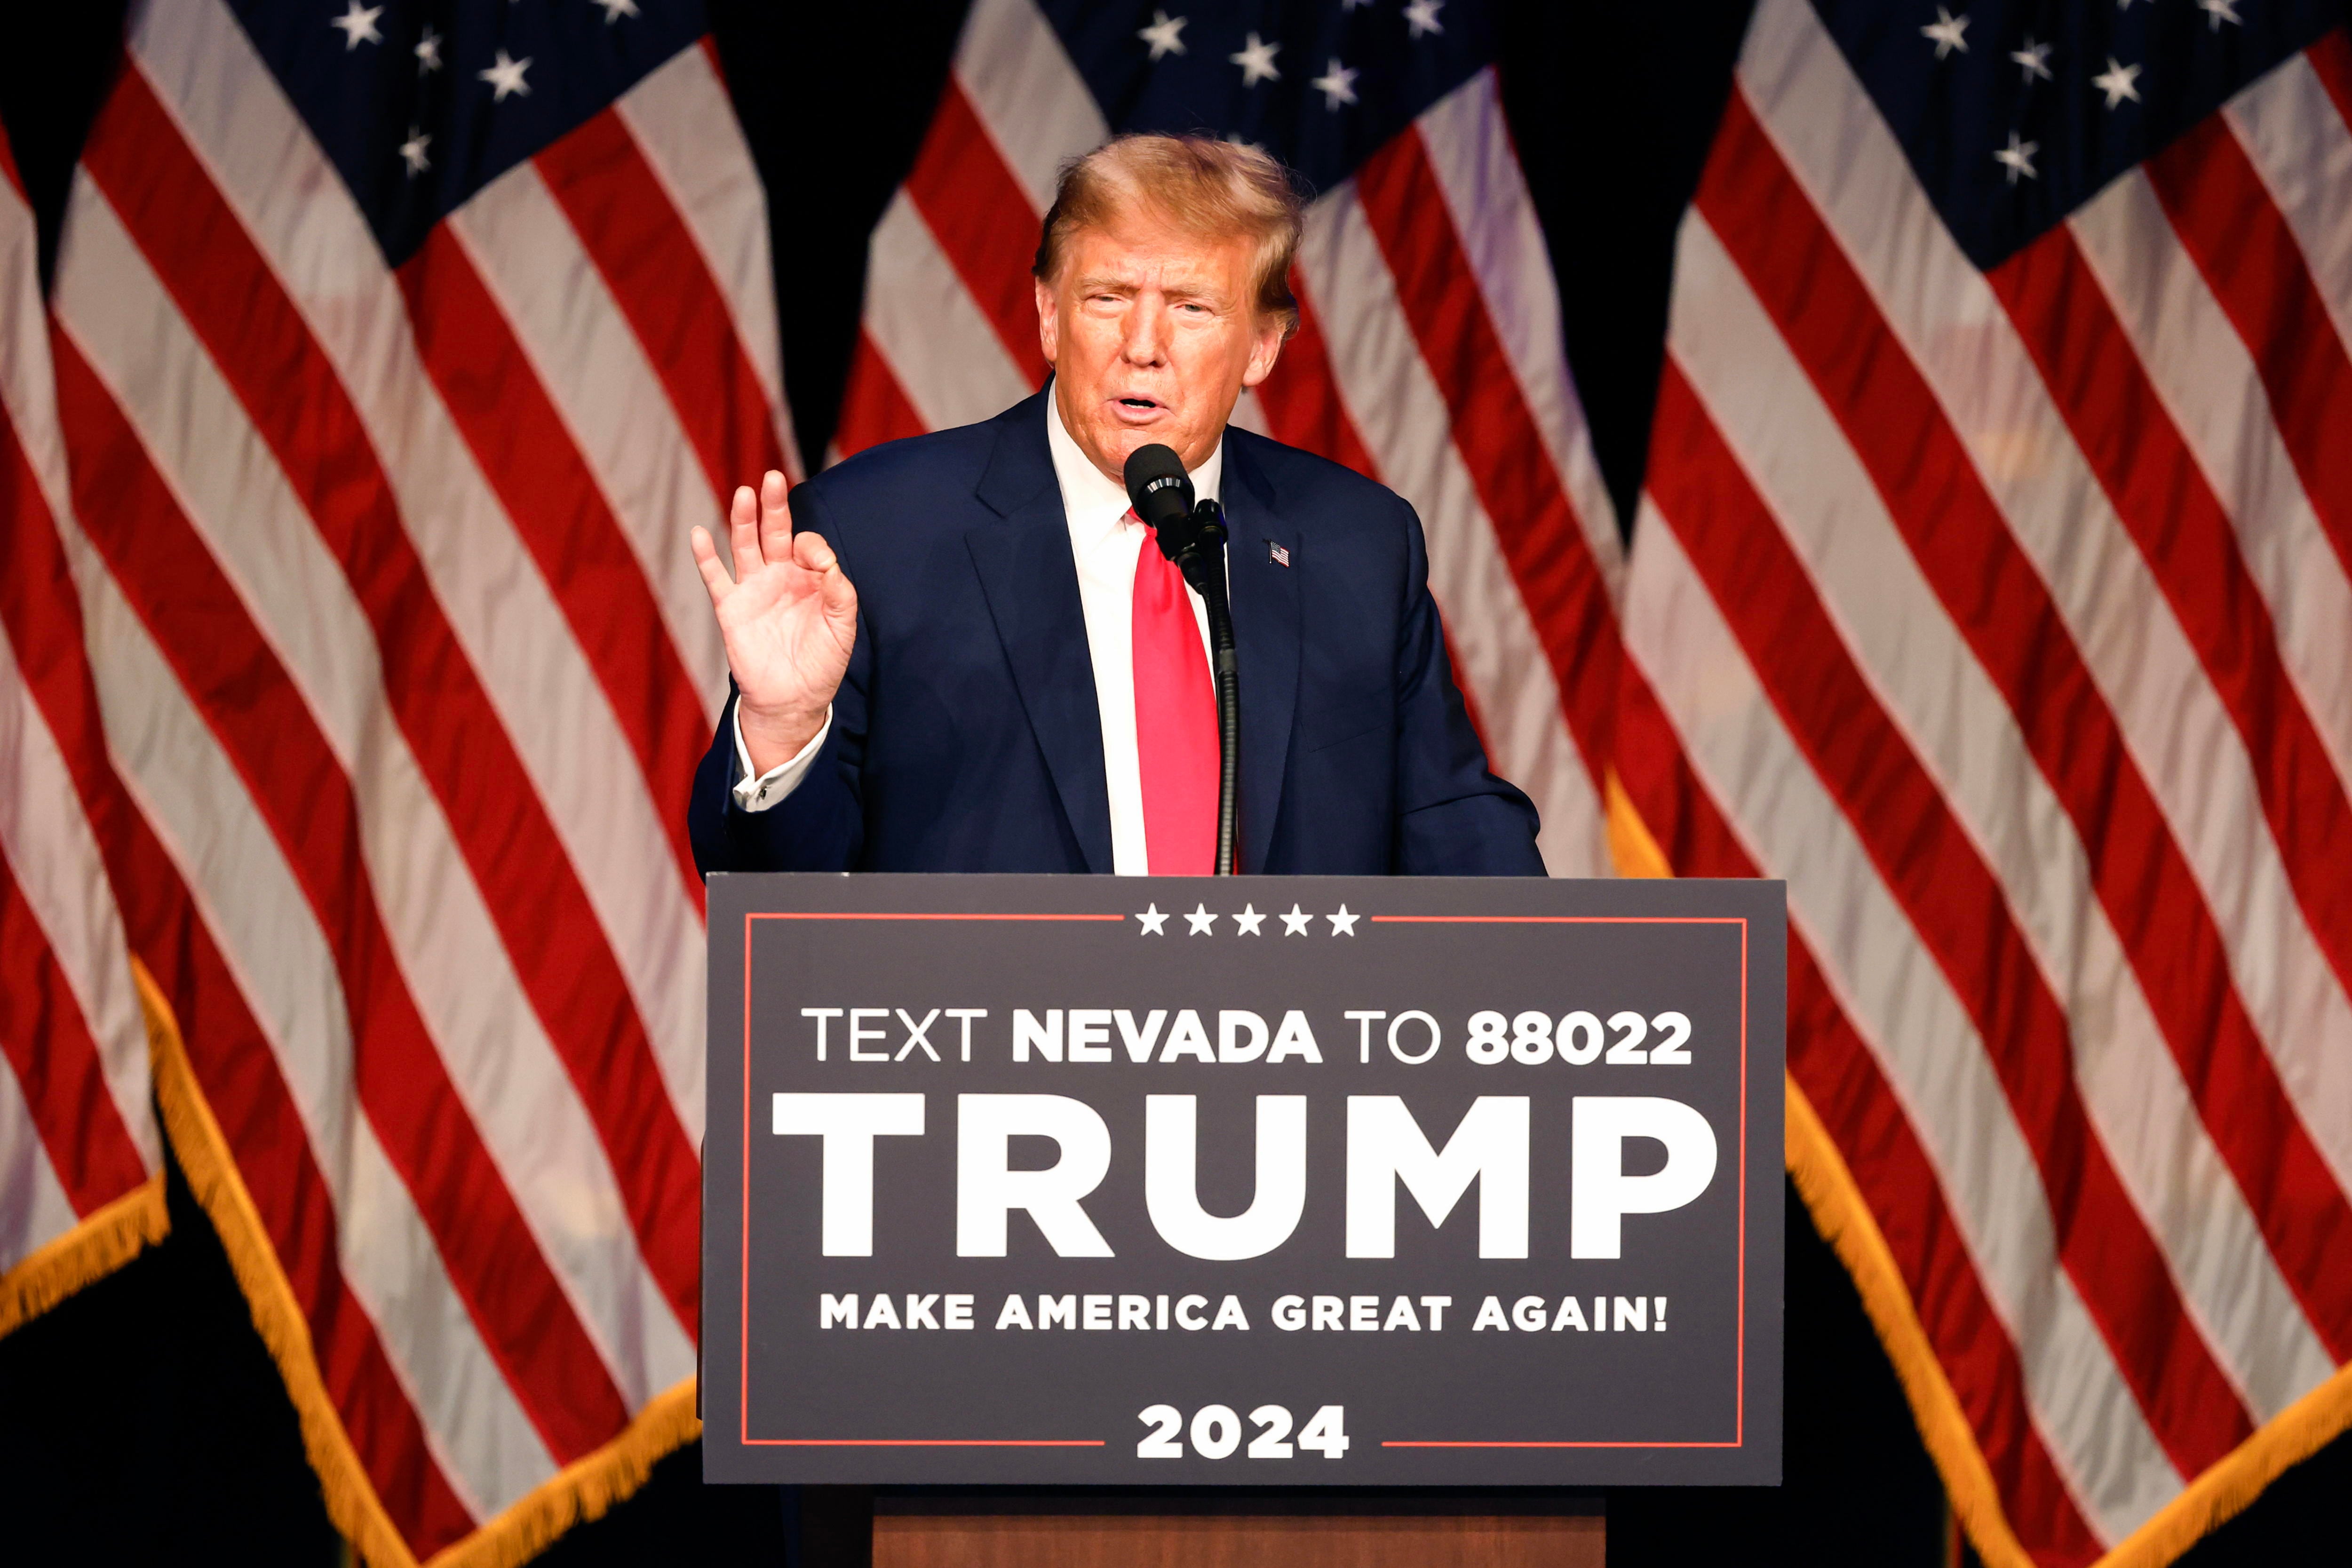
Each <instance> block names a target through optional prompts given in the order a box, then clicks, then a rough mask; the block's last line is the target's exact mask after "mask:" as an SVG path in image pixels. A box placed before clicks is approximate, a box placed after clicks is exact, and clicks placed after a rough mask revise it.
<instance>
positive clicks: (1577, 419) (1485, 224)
mask: <svg viewBox="0 0 2352 1568" xmlns="http://www.w3.org/2000/svg"><path fill="white" fill-rule="evenodd" d="M1417 123H1418V125H1419V126H1420V130H1421V139H1422V144H1423V146H1425V147H1426V148H1428V150H1429V162H1430V166H1431V168H1432V169H1433V170H1434V171H1435V172H1436V174H1437V184H1438V189H1439V190H1440V192H1441V193H1443V195H1444V197H1445V205H1446V210H1447V212H1448V213H1449V214H1450V215H1451V216H1452V218H1453V220H1454V233H1455V234H1456V235H1458V236H1459V237H1461V240H1462V250H1463V254H1464V255H1465V256H1466V257H1468V258H1469V260H1470V269H1471V271H1472V272H1474V273H1475V274H1476V276H1477V279H1478V291H1479V293H1480V294H1482V295H1483V296H1484V297H1485V299H1486V314H1487V316H1488V317H1489V319H1491V320H1492V321H1494V323H1495V332H1496V336H1497V337H1498V338H1499V339H1500V340H1501V341H1502V344H1503V351H1504V353H1506V354H1507V355H1508V356H1509V358H1510V361H1511V367H1512V369H1513V370H1514V371H1516V372H1517V378H1518V395H1519V399H1520V401H1521V402H1522V403H1524V404H1526V405H1527V408H1528V414H1529V416H1532V417H1533V419H1534V421H1535V426H1536V429H1537V431H1538V433H1539V434H1540V435H1541V436H1542V437H1543V440H1544V446H1545V448H1546V449H1547V450H1548V451H1549V453H1550V454H1551V461H1552V468H1553V469H1554V470H1555V471H1556V472H1557V473H1558V474H1559V482H1560V489H1561V490H1562V491H1563V492H1564V493H1566V495H1567V497H1568V502H1569V505H1570V507H1571V508H1573V509H1574V510H1575V512H1576V521H1577V526H1578V527H1579V528H1580V530H1581V531H1582V532H1583V534H1584V542H1585V547H1586V548H1587V549H1589V550H1590V551H1591V552H1592V559H1593V563H1594V564H1595V565H1596V566H1597V567H1598V568H1599V570H1600V573H1601V582H1603V583H1604V584H1608V587H1609V595H1610V597H1611V599H1612V601H1613V600H1614V599H1615V598H1616V596H1617V593H1618V590H1619V588H1620V586H1621V585H1622V578H1623V575H1624V562H1623V559H1622V550H1621V549H1620V547H1619V543H1618V539H1617V509H1616V508H1615V507H1614V506H1612V504H1611V503H1610V500H1609V491H1608V489H1607V488H1606V487H1605V486H1604V485H1603V484H1602V483H1601V469H1600V466H1599V465H1598V464H1597V463H1596V462H1595V461H1594V460H1593V456H1592V433H1591V430H1590V429H1589V428H1588V427H1587V426H1586V425H1585V422H1584V407H1583V405H1582V404H1581V403H1580V402H1579V401H1578V399H1577V395H1576V388H1575V386H1574V384H1572V383H1571V382H1570V380H1569V374H1568V354H1567V348H1566V340H1565V339H1564V338H1563V337H1562V336H1561V332H1560V321H1559V284H1558V282H1557V281H1556V280H1555V279H1553V276H1552V270H1551V253H1550V251H1549V249H1548V248H1546V247H1545V245H1544V237H1543V227H1542V226H1541V225H1540V224H1539V223H1538V222H1537V220H1536V211H1535V202H1534V199H1533V198H1532V197H1530V196H1529V195H1528V184H1527V178H1526V176H1525V175H1524V174H1522V173H1521V172H1520V169H1519V160H1518V156H1517V153H1514V152H1513V151H1512V149H1511V139H1510V130H1509V127H1508V124H1507V121H1505V119H1504V117H1503V104H1502V92H1501V89H1500V87H1499V86H1498V84H1497V82H1496V71H1495V68H1494V67H1492V66H1489V67H1487V68H1486V69H1485V70H1482V71H1480V72H1479V73H1478V74H1477V75H1476V76H1474V77H1472V78H1471V79H1469V80H1468V81H1466V82H1465V83H1464V84H1463V85H1462V86H1460V87H1459V88H1456V89H1454V91H1453V92H1451V93H1448V94H1447V95H1446V96H1445V97H1444V98H1442V99H1440V100H1438V101H1437V102H1436V103H1434V104H1433V105H1432V106H1431V107H1430V108H1429V109H1428V110H1426V111H1425V112H1424V113H1423V115H1422V116H1421V119H1420V120H1419V121H1417Z"/></svg>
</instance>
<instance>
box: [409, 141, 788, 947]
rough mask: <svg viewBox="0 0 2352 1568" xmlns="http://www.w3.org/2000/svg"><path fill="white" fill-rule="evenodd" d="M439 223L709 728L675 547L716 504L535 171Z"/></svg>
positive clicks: (699, 596)
mask: <svg viewBox="0 0 2352 1568" xmlns="http://www.w3.org/2000/svg"><path fill="white" fill-rule="evenodd" d="M444 221H445V223H446V226H447V228H448V230H449V232H450V233H451V234H453V235H455V236H456V237H457V241H458V243H459V246H460V247H461V248H463V249H464V251H465V252H466V253H467V256H468V257H469V258H471V259H472V260H473V263H474V268H475V270H476V272H478V274H479V275H480V277H481V279H482V283H483V286H484V287H485V288H487V289H488V291H489V294H490V298H491V300H493V301H494V302H495V303H496V304H497V306H498V310H499V314H500V315H502V316H504V317H505V318H506V319H507V321H509V323H511V324H512V326H513V329H514V334H515V340H516V342H518V343H520V345H521V348H522V353H523V357H524V358H525V359H526V360H527V361H528V362H529V363H530V369H531V374H532V375H533V376H534V378H536V379H537V381H538V383H539V384H540V386H541V388H542V389H544V390H545V391H546V393H547V395H548V397H549V399H550V401H551V402H552V403H553V405H554V406H555V410H556V413H557V415H558V416H561V417H562V420H563V423H564V427H565V433H566V434H567V435H568V436H569V437H571V444H572V447H573V449H574V450H575V451H577V453H578V454H579V456H580V458H581V460H582V461H583V463H585V464H586V465H587V468H588V471H589V473H590V474H591V475H592V476H593V478H594V479H595V481H596V488H597V490H598V491H599V492H600V493H601V494H602V495H603V497H604V504H605V505H606V506H608V507H610V508H611V509H612V511H613V516H614V521H616V522H617V523H618V524H619V525H620V531H621V533H622V536H623V537H624V538H625V539H626V540H627V541H628V543H629V549H630V551H631V552H633V553H634V554H635V557H636V562H637V566H638V568H639V570H641V571H642V572H643V573H644V574H645V575H646V581H647V582H648V583H649V584H652V587H653V594H654V600H655V602H656V604H657V605H659V606H660V609H661V617H662V625H663V626H664V628H665V629H666V630H667V632H668V634H669V640H670V641H671V642H672V643H673V644H675V645H676V646H677V650H678V654H679V657H680V658H683V659H684V661H685V663H686V668H687V673H688V676H689V677H691V678H692V679H693V680H694V683H695V689H696V692H697V693H698V695H699V696H700V697H701V698H702V700H703V705H704V713H703V717H704V721H705V722H706V723H708V724H709V725H711V726H713V727H716V726H717V724H718V722H719V710H720V709H721V708H722V707H724V706H725V705H726V697H727V649H726V647H725V645H724V644H723V642H722V641H721V640H720V638H719V626H718V622H717V621H716V620H714V619H713V618H712V616H711V614H710V595H709V590H708V589H706V588H705V587H704V586H703V585H702V574H701V573H699V572H698V571H697V570H696V569H695V565H694V557H693V555H692V554H691V552H688V550H687V549H686V547H685V546H684V545H682V544H680V543H679V540H681V539H683V538H684V537H685V534H686V530H687V529H688V527H690V526H692V525H694V524H696V523H699V524H701V525H702V526H704V527H706V528H709V529H710V530H712V531H714V532H717V531H719V530H721V529H723V528H724V527H725V526H726V517H725V502H726V500H727V498H726V497H725V496H723V495H719V494H715V493H714V492H713V491H712V489H711V487H710V482H709V479H707V478H706V477H705V476H704V474H703V471H702V465H701V464H700V462H699V461H698V460H697V458H696V456H695V450H694V446H693V443H692V442H690V441H689V440H688V438H687V434H686V429H685V426H682V425H681V424H679V422H678V416H677V409H676V408H675V407H674V406H673V405H671V403H670V401H669V394H668V392H667V389H665V388H664V387H663V385H662V383H661V376H660V374H659V373H657V372H656V370H655V369H654V366H653V363H652V362H651V361H650V360H648V359H647V358H646V352H645V348H644V346H643V345H642V344H641V343H639V342H638V341H637V336H636V333H635V331H632V330H631V328H630V326H629V322H628V319H627V318H626V317H625V316H624V315H623V314H622V313H621V308H620V305H619V303H618V302H617V301H615V300H614V298H613V295H612V291H611V290H610V289H608V288H607V287H606V286H605V283H604V275H603V274H602V273H601V272H599V271H598V270H597V269H596V264H595V263H594V262H593V260H591V259H590V258H589V256H588V252H587V250H586V248H585V247H583V246H582V244H581V243H580V236H579V233H578V231H577V230H575V229H574V228H573V227H572V224H571V220H570V219H569V218H567V217H566V216H564V214H563V209H562V208H561V207H560V206H558V205H556V203H555V197H554V195H553V194H552V193H551V192H550V191H549V190H548V188H547V183H546V182H545V181H544V180H542V179H541V177H540V173H539V169H538V167H537V165H535V164H532V163H518V164H516V165H515V166H514V167H513V168H511V169H509V170H508V171H507V172H506V173H505V174H501V175H499V177H498V178H497V179H495V180H493V181H491V182H490V183H489V184H487V185H485V186H483V187H482V188H481V189H480V190H479V191H478V192H476V193H475V195H474V197H473V199H472V200H470V201H468V202H467V204H466V205H464V206H462V207H459V208H458V209H457V211H456V212H454V213H452V214H451V215H450V216H448V217H447V218H446V219H445V220H444ZM746 477H747V478H748V476H746ZM697 934H699V933H697Z"/></svg>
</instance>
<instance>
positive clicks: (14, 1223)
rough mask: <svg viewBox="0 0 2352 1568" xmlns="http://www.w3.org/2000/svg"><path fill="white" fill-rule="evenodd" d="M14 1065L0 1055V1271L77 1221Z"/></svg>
mask: <svg viewBox="0 0 2352 1568" xmlns="http://www.w3.org/2000/svg"><path fill="white" fill-rule="evenodd" d="M80 1220H81V1216H80V1215H77V1214H76V1213H74V1207H73V1205H72V1204H71V1203H69V1202H68V1201H67V1199H66V1190H65V1188H64V1187H62V1186H60V1185H59V1184H58V1174H57V1172H56V1171H55V1170H54V1169H52V1168H51V1166H50V1164H49V1152H48V1150H47V1148H45V1147H43V1145H42V1143H41V1134H40V1130H39V1129H38V1128H37V1127H36V1126H35V1125H34V1124H33V1112H32V1108H31V1107H29V1106H27V1105H26V1103H25V1093H24V1089H23V1087H22V1086H21V1085H19V1084H18V1083H17V1081H16V1071H15V1069H14V1068H11V1067H9V1065H8V1064H7V1063H6V1062H5V1061H0V1274H5V1273H7V1271H8V1270H10V1269H11V1268H16V1265H18V1264H19V1263H22V1262H23V1261H24V1260H25V1259H26V1258H28V1257H30V1256H32V1254H34V1253H35V1252H37V1251H39V1250H40V1249H41V1248H42V1247H46V1246H47V1245H48V1244H49V1243H50V1242H52V1241H55V1240H56V1239H57V1238H58V1237H61V1236H63V1235H65V1234H66V1232H68V1231H69V1230H71V1229H72V1228H73V1227H74V1226H76V1225H78V1224H79V1223H80Z"/></svg>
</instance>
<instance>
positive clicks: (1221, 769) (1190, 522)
mask: <svg viewBox="0 0 2352 1568" xmlns="http://www.w3.org/2000/svg"><path fill="white" fill-rule="evenodd" d="M1126 479H1127V499H1128V500H1129V503H1131V504H1132V505H1133V506H1134V508H1135V515H1136V516H1138V517H1139V518H1141V519H1142V520H1143V521H1145V522H1146V523H1147V524H1149V525H1150V529H1151V532H1152V537H1153V538H1154V539H1155V540H1157V541H1158V542H1159V544H1160V553H1161V554H1162V555H1165V556H1166V557H1167V558H1168V559H1169V560H1171V561H1172V562H1174V563H1176V569H1177V570H1178V571H1179V572H1181V573H1182V574H1184V581H1185V582H1187V583H1189V584H1192V592H1194V593H1196V594H1198V595H1201V602H1202V605H1204V606H1205V607H1206V608H1207V610H1208V612H1209V648H1210V660H1209V665H1210V671H1211V674H1212V676H1213V679H1214V682H1215V685H1216V691H1217V757H1218V768H1217V858H1216V862H1215V864H1214V865H1213V867H1212V868H1211V869H1212V871H1213V873H1214V874H1215V875H1217V876H1220V877H1229V876H1232V875H1233V874H1234V872H1235V871H1236V870H1238V869H1239V866H1240V862H1239V858H1238V852H1239V847H1238V845H1237V844H1236V843H1235V837H1236V835H1235V823H1236V816H1237V812H1238V807H1239V801H1238V799H1237V796H1238V795H1239V794H1240V784H1241V722H1242V721H1241V708H1242V700H1241V683H1240V679H1239V676H1238V673H1237V671H1238V669H1239V661H1238V659H1237V658H1235V656H1234V612H1233V605H1232V603H1231V601H1230V600H1229V599H1228V598H1227V597H1226V594H1225V514H1224V512H1223V510H1222V509H1220V508H1219V507H1218V505H1217V503H1216V502H1215V501H1213V500H1202V501H1195V500H1193V499H1192V478H1191V476H1189V475H1187V474H1186V473H1185V472H1184V459H1183V458H1180V457H1178V456H1177V455H1176V452H1175V449H1174V448H1173V447H1163V446H1161V445H1160V444H1159V443H1158V442H1156V441H1155V442H1154V443H1152V444H1151V445H1150V446H1149V447H1137V448H1136V449H1135V450H1134V451H1133V452H1131V453H1129V454H1128V458H1127V468H1126Z"/></svg>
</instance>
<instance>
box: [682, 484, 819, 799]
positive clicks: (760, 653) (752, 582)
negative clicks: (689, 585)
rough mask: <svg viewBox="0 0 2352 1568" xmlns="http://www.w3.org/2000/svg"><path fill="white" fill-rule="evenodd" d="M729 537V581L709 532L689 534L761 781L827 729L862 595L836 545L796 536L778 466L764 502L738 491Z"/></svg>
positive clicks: (765, 489) (814, 537)
mask: <svg viewBox="0 0 2352 1568" xmlns="http://www.w3.org/2000/svg"><path fill="white" fill-rule="evenodd" d="M727 534H728V544H729V546H730V549H731V551H732V552H733V554H734V557H735V576H734V579H733V580H732V581H731V582H730V580H729V579H728V575H727V569H726V567H724V566H723V565H721V564H720V563H719V547H718V545H717V544H716V543H714V542H712V540H711V537H710V533H709V530H707V529H702V528H698V529H696V530H695V531H694V532H693V534H692V536H691V540H692V543H693V547H694V563H695V565H696V566H698V567H699V568H700V569H701V572H702V585H703V586H704V587H706V588H708V589H709V590H710V607H711V609H712V610H713V611H714V612H715V613H716V614H717V616H718V617H719V636H720V637H723V638H725V639H726V643H727V664H728V668H730V669H732V670H733V671H734V672H735V686H736V689H737V690H738V691H739V692H740V694H741V695H740V699H739V700H738V701H737V704H736V715H737V717H738V718H739V719H740V721H741V722H742V726H743V745H744V749H745V750H747V751H748V752H751V768H752V771H753V772H754V773H766V772H767V771H768V770H769V769H771V768H773V767H776V766H778V765H780V764H781V763H787V762H790V761H791V760H792V759H793V755H794V754H795V753H797V752H799V751H800V749H801V748H802V747H803V746H805V745H807V744H808V743H809V742H810V740H811V739H812V738H814V736H815V734H816V732H817V731H818V730H820V729H822V728H823V727H824V713H825V708H826V705H827V704H829V703H831V702H832V700H833V694H834V693H835V691H837V690H839V689H840V688H841V678H842V676H843V675H844V674H845V672H846V671H847V670H848V668H849V650H850V648H851V647H852V646H853V645H854V644H855V643H856V640H857V590H856V588H855V587H853V586H852V585H851V584H850V581H849V576H848V574H846V573H845V572H843V571H842V569H841V563H840V562H839V561H838V560H837V559H835V555H834V553H833V547H832V546H831V545H829V544H827V543H826V542H824V540H823V539H822V538H820V537H818V536H817V535H816V534H814V533H801V534H795V533H793V515H792V512H791V510H789V509H788V508H787V507H786V506H785V504H784V476H783V475H782V474H780V473H778V472H776V471H775V470H774V469H772V468H771V469H770V470H768V475H767V478H766V479H763V480H761V485H760V493H759V495H758V496H756V497H755V496H753V495H752V493H751V486H749V485H740V486H738V487H737V488H736V490H735V504H734V506H733V507H732V508H730V510H729V512H728V518H727Z"/></svg>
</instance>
